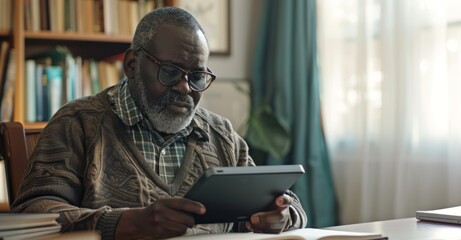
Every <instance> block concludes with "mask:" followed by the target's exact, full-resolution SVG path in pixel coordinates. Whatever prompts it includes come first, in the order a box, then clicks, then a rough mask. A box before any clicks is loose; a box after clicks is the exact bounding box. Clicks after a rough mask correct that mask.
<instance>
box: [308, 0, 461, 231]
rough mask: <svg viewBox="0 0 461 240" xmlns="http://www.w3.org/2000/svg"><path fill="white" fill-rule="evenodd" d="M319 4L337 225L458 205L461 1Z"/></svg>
mask: <svg viewBox="0 0 461 240" xmlns="http://www.w3.org/2000/svg"><path fill="white" fill-rule="evenodd" d="M317 3H318V8H317V9H318V16H319V18H318V19H319V25H318V26H319V32H318V34H319V53H320V54H319V55H320V63H321V65H322V67H321V74H322V110H323V113H324V115H323V116H324V123H325V133H326V136H327V140H328V150H329V154H330V156H331V158H330V159H331V166H332V170H333V173H334V179H335V184H336V189H337V197H338V200H339V202H340V204H341V210H340V217H341V224H350V223H357V222H368V221H379V220H387V219H395V218H404V217H414V216H415V211H416V210H430V209H437V208H445V207H451V206H458V205H461V188H459V183H460V182H461V161H460V159H461V137H460V136H461V125H460V124H459V123H460V122H461V107H460V104H459V101H460V92H461V81H460V79H461V78H460V76H461V68H460V66H461V47H460V46H461V24H460V23H461V17H460V14H459V12H460V10H461V1H459V0H404V1H402V0H349V1H337V0H318V1H317Z"/></svg>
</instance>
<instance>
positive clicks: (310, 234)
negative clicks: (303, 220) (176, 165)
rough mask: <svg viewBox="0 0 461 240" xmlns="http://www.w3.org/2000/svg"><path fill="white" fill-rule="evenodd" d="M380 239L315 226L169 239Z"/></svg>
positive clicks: (358, 233) (375, 234)
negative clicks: (273, 231) (280, 230)
mask: <svg viewBox="0 0 461 240" xmlns="http://www.w3.org/2000/svg"><path fill="white" fill-rule="evenodd" d="M183 239H184V240H185V239H188V240H194V239H197V240H198V239H213V240H231V239H236V240H279V239H283V240H341V239H344V240H345V239H347V240H371V239H373V240H380V239H387V237H385V236H383V235H382V234H379V233H363V232H346V231H336V230H325V229H316V228H303V229H297V230H292V231H288V232H282V233H280V234H267V233H219V234H196V235H188V236H181V237H175V238H171V240H183Z"/></svg>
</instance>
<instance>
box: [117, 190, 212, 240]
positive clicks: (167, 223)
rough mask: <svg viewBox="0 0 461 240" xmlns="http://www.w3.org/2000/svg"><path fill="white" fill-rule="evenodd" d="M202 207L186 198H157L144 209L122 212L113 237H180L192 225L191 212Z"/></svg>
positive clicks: (195, 211) (200, 211) (201, 209)
mask: <svg viewBox="0 0 461 240" xmlns="http://www.w3.org/2000/svg"><path fill="white" fill-rule="evenodd" d="M205 211H206V209H205V206H203V205H202V204H201V203H199V202H195V201H192V200H189V199H186V198H164V199H159V200H157V201H156V202H155V203H153V204H152V205H150V206H148V207H145V208H135V209H129V210H126V211H124V212H123V213H122V214H121V216H120V219H119V221H118V224H117V229H116V231H115V238H116V239H162V238H169V237H175V236H180V235H183V234H184V233H186V230H187V228H190V227H193V226H194V225H195V221H194V217H193V216H192V214H194V213H195V214H204V213H205Z"/></svg>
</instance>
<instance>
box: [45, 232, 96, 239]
mask: <svg viewBox="0 0 461 240" xmlns="http://www.w3.org/2000/svg"><path fill="white" fill-rule="evenodd" d="M83 239H84V240H99V239H101V235H100V234H99V232H97V231H75V232H66V233H61V234H59V235H55V236H51V237H45V238H40V240H83Z"/></svg>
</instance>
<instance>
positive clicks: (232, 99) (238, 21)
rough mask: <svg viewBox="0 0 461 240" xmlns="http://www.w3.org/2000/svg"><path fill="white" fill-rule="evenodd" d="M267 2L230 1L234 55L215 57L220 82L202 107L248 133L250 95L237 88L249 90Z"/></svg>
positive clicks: (212, 60) (212, 63)
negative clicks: (255, 47)
mask: <svg viewBox="0 0 461 240" xmlns="http://www.w3.org/2000/svg"><path fill="white" fill-rule="evenodd" d="M262 1H263V0H252V1H248V0H229V2H230V21H231V22H230V25H231V26H230V29H231V31H230V37H231V39H230V44H231V46H230V54H229V55H225V56H221V55H212V56H210V59H209V61H208V65H209V67H210V68H211V69H212V70H213V72H214V73H215V74H216V75H217V79H216V80H215V82H214V83H213V85H211V87H210V88H209V89H207V90H206V91H205V93H204V96H203V98H202V101H201V103H200V104H201V106H203V107H205V108H207V109H209V110H211V111H213V112H216V113H218V114H220V115H222V116H224V117H227V118H229V119H230V121H231V123H232V124H233V126H234V128H235V129H236V130H237V131H238V132H239V133H241V134H243V132H244V127H245V123H246V119H247V117H248V111H249V95H248V93H244V92H242V91H241V90H237V88H236V85H238V86H239V87H240V88H243V89H246V90H247V91H249V85H248V83H249V81H250V77H251V65H252V61H253V52H254V44H255V41H256V36H257V33H258V31H259V22H260V19H261V6H262Z"/></svg>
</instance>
